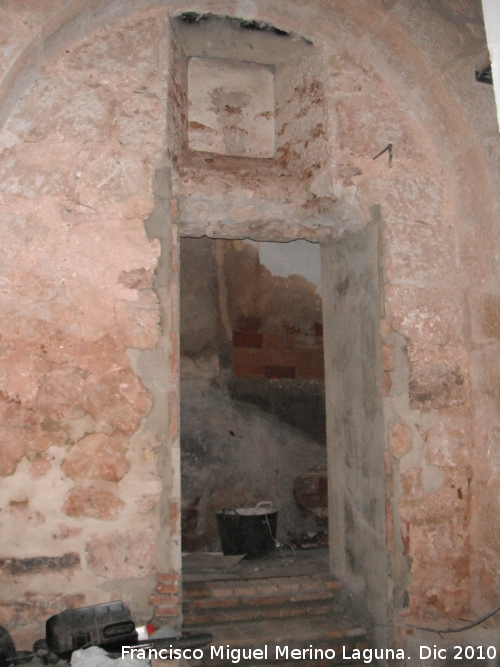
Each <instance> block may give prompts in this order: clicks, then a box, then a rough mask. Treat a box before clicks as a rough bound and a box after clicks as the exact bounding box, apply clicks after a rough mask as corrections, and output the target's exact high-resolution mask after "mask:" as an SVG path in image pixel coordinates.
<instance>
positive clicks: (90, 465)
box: [62, 433, 130, 482]
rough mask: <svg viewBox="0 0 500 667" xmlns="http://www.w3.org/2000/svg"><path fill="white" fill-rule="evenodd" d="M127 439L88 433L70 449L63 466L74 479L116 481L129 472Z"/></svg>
mask: <svg viewBox="0 0 500 667" xmlns="http://www.w3.org/2000/svg"><path fill="white" fill-rule="evenodd" d="M126 451H127V447H126V441H125V439H124V438H120V437H110V436H108V435H105V434H103V433H91V434H90V435H86V436H85V437H84V438H82V439H81V440H79V441H78V442H77V443H76V444H75V445H73V447H72V448H71V449H70V451H69V453H68V456H67V457H66V459H65V461H64V463H63V465H62V469H63V470H64V472H65V473H66V475H68V477H72V478H73V479H106V480H108V481H110V482H119V481H120V480H121V479H122V478H123V477H124V476H125V475H126V474H127V473H128V471H129V469H130V463H129V462H128V461H127V459H126V458H125V454H126Z"/></svg>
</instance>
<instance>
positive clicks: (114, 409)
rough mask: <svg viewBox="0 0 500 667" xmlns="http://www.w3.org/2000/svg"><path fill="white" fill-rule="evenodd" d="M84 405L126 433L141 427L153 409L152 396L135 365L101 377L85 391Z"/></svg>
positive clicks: (95, 415) (95, 417)
mask: <svg viewBox="0 0 500 667" xmlns="http://www.w3.org/2000/svg"><path fill="white" fill-rule="evenodd" d="M83 403H84V406H85V408H86V409H87V410H88V412H89V413H90V414H91V415H92V417H93V419H95V421H96V422H97V423H104V424H110V425H111V426H112V427H113V428H115V429H116V430H118V431H121V432H122V433H125V434H126V435H131V434H132V433H134V432H135V431H136V430H137V429H138V428H139V422H140V419H141V418H142V417H144V416H145V415H147V414H148V412H149V410H150V409H151V399H150V397H149V394H148V392H147V391H146V389H145V388H144V386H143V385H142V384H141V382H140V381H139V379H138V378H137V376H136V375H135V374H134V372H133V371H132V369H131V368H120V369H118V370H114V371H111V372H109V373H106V375H103V376H102V377H101V378H99V381H98V382H97V383H96V384H94V385H93V386H91V387H90V388H89V389H87V390H86V392H85V397H84V401H83Z"/></svg>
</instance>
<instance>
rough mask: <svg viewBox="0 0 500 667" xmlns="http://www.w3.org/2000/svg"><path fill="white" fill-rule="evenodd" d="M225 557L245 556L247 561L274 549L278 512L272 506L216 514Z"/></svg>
mask: <svg viewBox="0 0 500 667" xmlns="http://www.w3.org/2000/svg"><path fill="white" fill-rule="evenodd" d="M215 514H216V516H217V527H218V529H219V536H220V541H221V544H222V551H223V553H224V556H236V555H241V554H245V558H248V559H251V558H262V557H263V556H265V555H266V554H268V553H270V552H271V551H273V550H274V547H275V541H276V528H277V525H278V512H277V511H275V510H273V508H272V503H269V502H262V503H259V504H258V505H257V506H256V507H252V508H242V509H231V508H225V509H223V510H221V511H220V512H216V513H215Z"/></svg>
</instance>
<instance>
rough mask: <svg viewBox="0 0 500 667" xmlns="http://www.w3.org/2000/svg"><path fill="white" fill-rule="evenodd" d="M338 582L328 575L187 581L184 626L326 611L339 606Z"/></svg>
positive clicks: (184, 592) (336, 608)
mask: <svg viewBox="0 0 500 667" xmlns="http://www.w3.org/2000/svg"><path fill="white" fill-rule="evenodd" d="M341 588H342V586H341V584H340V582H338V581H337V580H336V579H333V578H332V577H330V576H329V575H326V574H322V575H312V576H300V577H299V576H297V577H276V578H272V579H251V580H233V581H222V582H221V581H217V582H206V583H202V584H200V583H196V584H193V583H187V584H185V585H184V589H183V598H184V601H183V605H182V611H183V619H184V624H185V625H186V626H191V625H202V624H207V623H227V622H236V621H252V620H259V619H272V618H285V617H297V616H304V615H307V614H315V615H318V614H328V613H332V612H334V611H337V610H338V609H339V606H340V604H341V598H340V595H339V591H340V590H341Z"/></svg>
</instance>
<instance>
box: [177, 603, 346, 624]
mask: <svg viewBox="0 0 500 667" xmlns="http://www.w3.org/2000/svg"><path fill="white" fill-rule="evenodd" d="M232 600H234V602H235V603H236V604H235V605H234V606H231V607H222V608H221V607H215V608H211V607H207V606H201V607H198V608H196V607H194V608H193V607H192V606H191V605H189V604H186V603H185V604H183V606H182V611H183V622H184V625H185V626H191V625H205V624H213V623H234V622H235V621H256V620H260V619H262V620H265V619H271V618H297V617H299V616H314V615H322V614H331V613H335V612H338V611H339V610H340V609H341V607H342V603H341V602H340V601H339V600H336V599H328V600H324V599H319V600H308V601H306V602H296V603H295V604H294V603H291V602H286V603H285V604H280V603H277V604H272V603H271V604H269V602H270V601H272V600H273V598H271V599H270V600H269V599H267V598H264V599H261V601H260V604H248V600H244V601H243V602H239V601H238V600H237V599H235V598H232ZM197 602H200V603H201V602H203V601H201V600H200V601H198V600H197ZM204 602H211V600H205V601H204Z"/></svg>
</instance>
